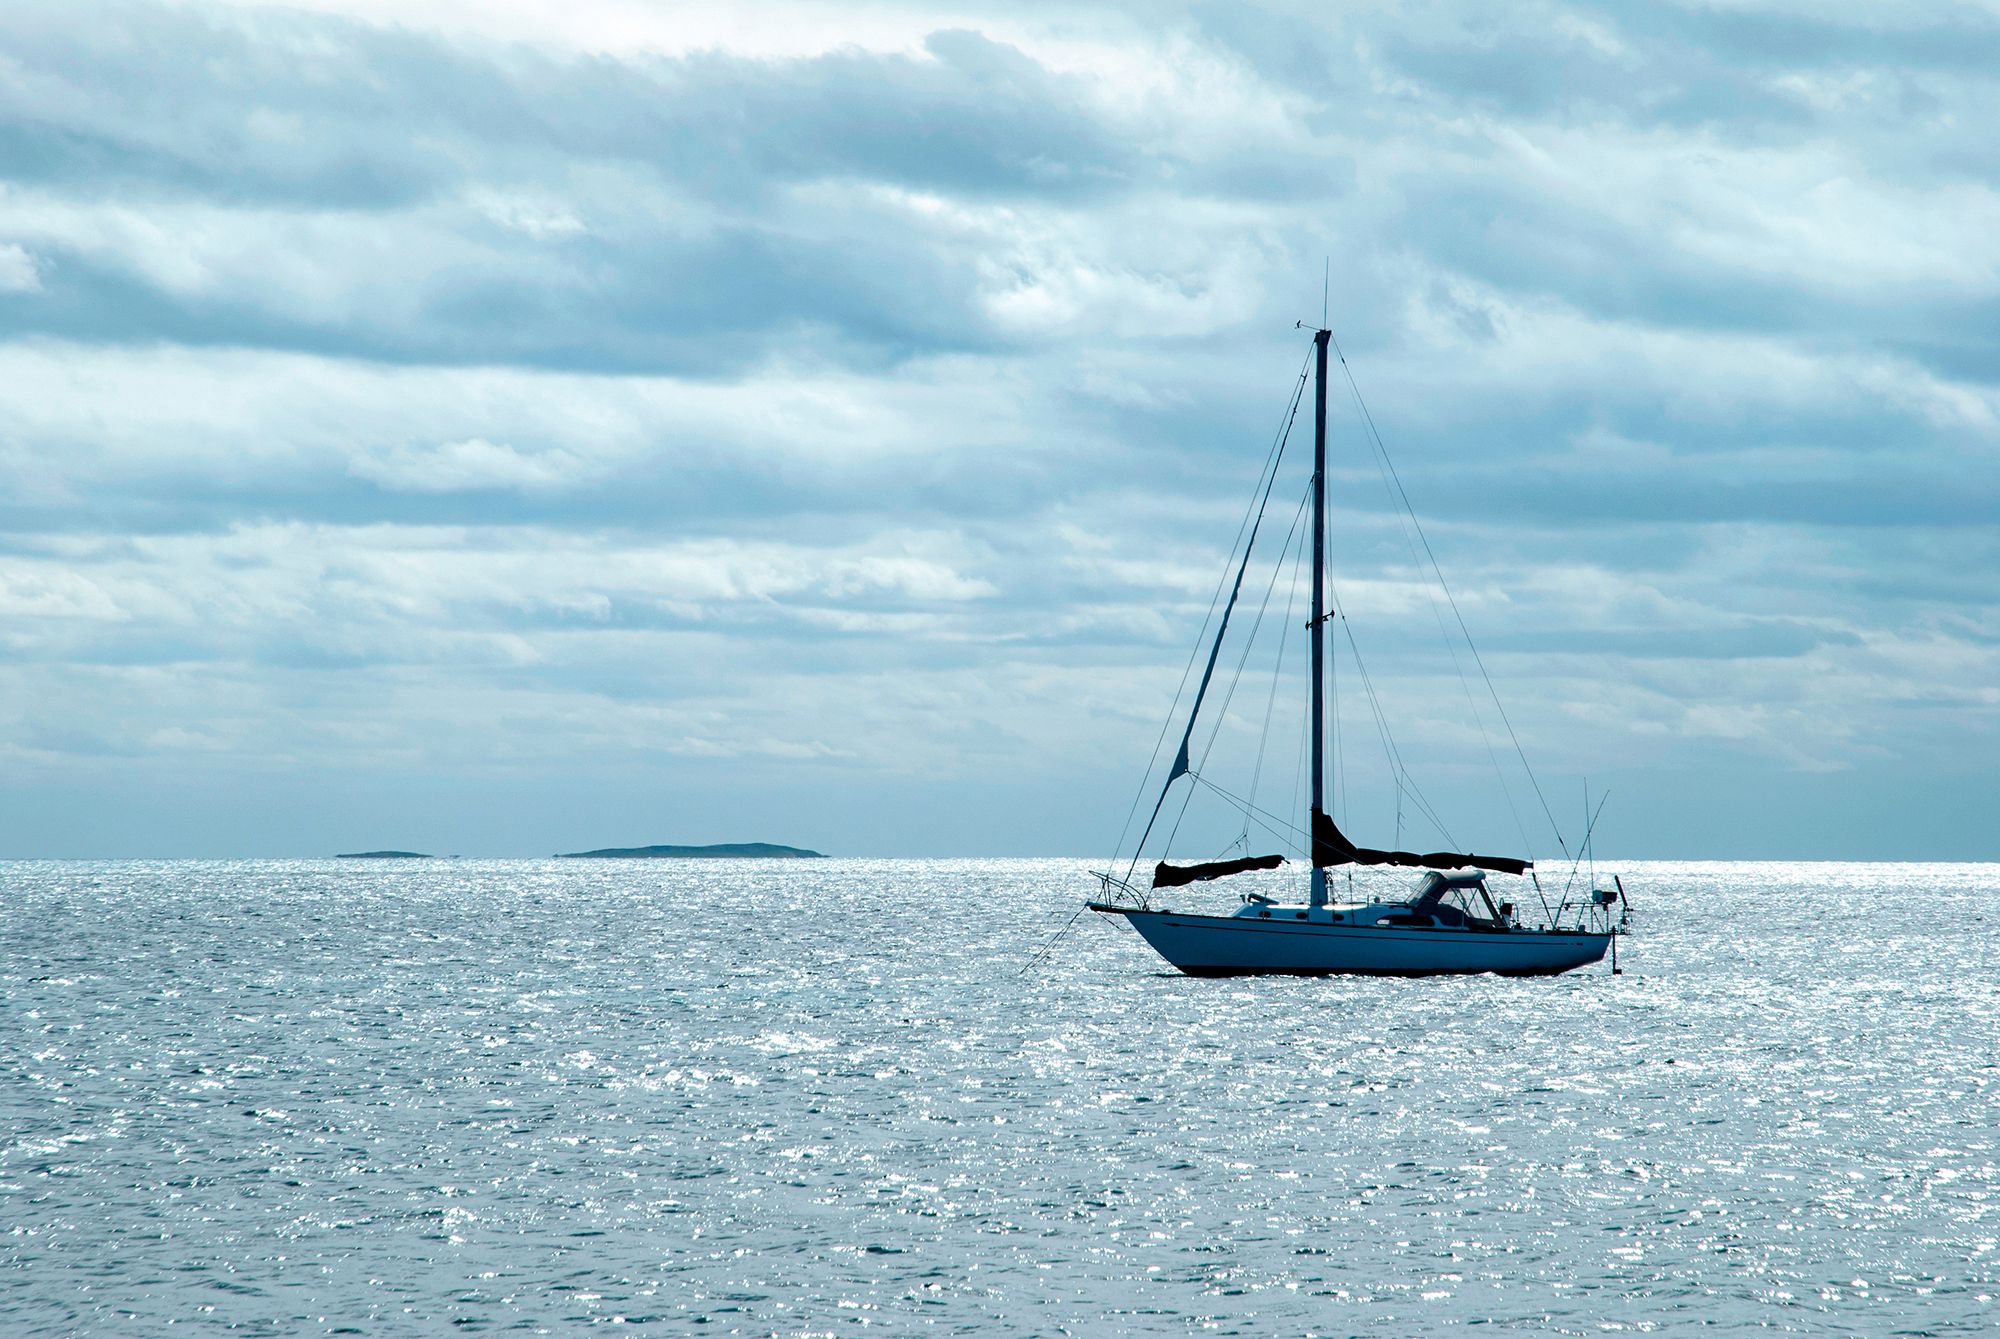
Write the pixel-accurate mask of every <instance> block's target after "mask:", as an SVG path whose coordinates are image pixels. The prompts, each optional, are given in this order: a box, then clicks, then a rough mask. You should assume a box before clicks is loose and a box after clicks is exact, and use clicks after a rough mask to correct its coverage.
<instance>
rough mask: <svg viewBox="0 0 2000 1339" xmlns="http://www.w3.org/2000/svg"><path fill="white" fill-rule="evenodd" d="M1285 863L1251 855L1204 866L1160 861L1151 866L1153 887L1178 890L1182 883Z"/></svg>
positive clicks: (1271, 856)
mask: <svg viewBox="0 0 2000 1339" xmlns="http://www.w3.org/2000/svg"><path fill="white" fill-rule="evenodd" d="M1284 863H1285V858H1284V857H1283V856H1281V855H1252V856H1245V857H1243V858H1242V859H1241V860H1211V861H1209V862H1208V863H1207V864H1205V865H1169V864H1168V863H1167V862H1166V861H1164V860H1162V861H1161V862H1160V863H1159V864H1157V865H1155V866H1153V886H1154V887H1155V888H1178V887H1180V886H1181V885H1182V884H1184V883H1196V882H1199V881H1200V880H1202V879H1220V878H1223V877H1225V876H1227V875H1230V874H1242V873H1244V872H1245V871H1247V870H1253V869H1276V868H1277V867H1278V866H1280V865H1282V864H1284Z"/></svg>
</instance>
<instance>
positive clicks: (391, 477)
mask: <svg viewBox="0 0 2000 1339" xmlns="http://www.w3.org/2000/svg"><path fill="white" fill-rule="evenodd" d="M348 468H349V469H350V470H352V471H353V472H354V473H355V474H357V475H359V476H361V477H362V478H364V479H373V480H374V481H375V482H377V483H379V484H381V485H383V486H384V487H385V488H394V489H402V490H405V491H408V492H413V493H453V492H460V491H467V490H472V489H482V488H502V489H518V490H520V491H523V492H536V491H542V490H548V489H561V488H567V487H572V486H574V485H575V484H576V483H578V482H580V481H581V475H582V473H583V470H584V468H585V466H584V462H583V461H582V460H580V459H578V458H577V457H576V456H573V455H571V454H570V453H569V452H567V451H563V450H560V449H556V450H551V451H543V452H538V453H535V454H524V453H522V452H520V451H517V450H515V449H514V448H513V447H511V446H496V445H494V444H493V443H492V442H489V441H487V440H486V439H484V438H482V437H472V438H468V439H466V440H465V441H462V442H446V443H444V444H443V445H441V446H436V447H430V448H427V449H415V448H410V447H396V448H392V449H390V450H388V451H386V452H383V453H381V454H379V455H372V456H360V457H357V458H355V459H354V460H353V461H352V462H350V463H349V465H348Z"/></svg>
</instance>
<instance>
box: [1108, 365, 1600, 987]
mask: <svg viewBox="0 0 2000 1339" xmlns="http://www.w3.org/2000/svg"><path fill="white" fill-rule="evenodd" d="M1302 328H1303V326H1302ZM1331 339H1332V332H1331V331H1329V330H1325V329H1318V330H1315V331H1314V332H1313V353H1312V360H1313V363H1314V367H1315V373H1314V381H1313V386H1314V392H1315V394H1314V411H1313V473H1312V480H1311V485H1310V488H1309V496H1310V503H1311V512H1312V523H1311V545H1312V577H1311V593H1310V603H1311V612H1310V618H1309V620H1308V622H1307V624H1306V627H1307V630H1308V635H1309V638H1310V653H1311V666H1310V672H1311V692H1310V709H1309V711H1308V713H1307V731H1308V734H1307V739H1308V745H1309V751H1310V755H1311V762H1310V772H1311V787H1310V790H1311V795H1310V800H1309V805H1308V810H1307V813H1306V815H1305V823H1304V825H1303V827H1299V826H1296V825H1291V824H1290V823H1289V820H1285V826H1286V827H1287V828H1288V830H1289V831H1290V833H1291V834H1292V837H1293V838H1294V839H1296V838H1303V842H1302V844H1303V845H1304V846H1306V847H1307V849H1308V850H1309V857H1310V870H1311V872H1310V876H1309V881H1308V884H1307V895H1306V901H1305V903H1304V905H1297V904H1288V903H1285V902H1281V901H1279V900H1278V899H1276V898H1274V897H1272V896H1269V895H1268V894H1267V893H1265V892H1263V891H1251V892H1247V893H1245V894H1243V896H1242V898H1241V904H1240V905H1239V906H1238V907H1237V908H1236V909H1235V910H1234V911H1232V912H1229V913H1227V914H1215V913H1209V912H1200V911H1175V910H1172V909H1170V908H1168V907H1166V906H1163V905H1157V904H1156V903H1155V900H1154V899H1155V897H1156V896H1159V895H1160V894H1162V893H1163V892H1164V891H1165V890H1167V889H1174V888H1185V887H1189V886H1192V885H1196V884H1206V883H1208V882H1210V881H1213V880H1219V879H1230V878H1240V877H1243V876H1252V875H1255V874H1257V873H1258V872H1259V871H1267V870H1274V869H1276V868H1278V867H1279V866H1280V865H1282V864H1284V863H1286V861H1285V857H1284V856H1281V855H1251V854H1249V853H1248V849H1247V844H1246V851H1245V854H1243V855H1241V856H1238V857H1233V858H1225V859H1216V860H1209V861H1203V862H1198V863H1192V864H1174V863H1171V862H1169V861H1167V860H1164V859H1162V860H1161V861H1159V862H1158V863H1157V864H1156V865H1155V866H1154V868H1153V872H1152V878H1151V880H1150V886H1146V887H1142V886H1141V885H1140V884H1139V883H1137V882H1135V881H1134V877H1133V876H1134V875H1135V874H1136V873H1137V871H1138V862H1139V859H1140V852H1141V851H1143V850H1145V849H1146V843H1147V840H1148V837H1149V836H1150V834H1151V833H1152V832H1153V830H1154V826H1155V824H1156V823H1157V822H1158V820H1159V817H1160V814H1161V811H1162V809H1163V808H1164V806H1165V804H1166V801H1167V797H1168V795H1169V794H1171V793H1172V792H1173V790H1174V788H1175V786H1176V785H1177V784H1178V783H1181V782H1182V781H1183V780H1184V779H1186V780H1187V782H1188V784H1190V785H1192V784H1193V782H1194V781H1195V780H1199V779H1200V778H1199V777H1198V775H1197V774H1196V773H1195V769H1194V768H1193V766H1192V764H1191V762H1190V745H1191V743H1192V741H1193V739H1194V734H1195V725H1196V721H1197V719H1198V718H1200V716H1201V710H1202V705H1203V701H1204V699H1205V698H1206V696H1207V694H1208V690H1209V686H1210V684H1211V682H1212V681H1213V679H1214V676H1215V670H1216V664H1217V660H1218V658H1219V656H1220V654H1221V650H1222V644H1223V637H1224V636H1225V635H1226V633H1227V632H1228V628H1229V616H1230V613H1231V611H1232V610H1233V609H1234V607H1235V605H1236V602H1237V599H1238V596H1239V595H1240V594H1241V591H1242V588H1243V579H1244V572H1245V570H1246V569H1247V567H1248V565H1249V561H1250V554H1251V550H1252V549H1253V548H1254V547H1255V545H1256V538H1257V532H1256V525H1255V523H1254V521H1249V520H1246V524H1248V527H1249V535H1250V539H1249V541H1248V543H1246V544H1245V545H1244V548H1243V558H1242V563H1241V564H1240V565H1238V566H1237V571H1236V579H1235V584H1234V586H1233V588H1231V589H1230V594H1229V598H1228V601H1227V602H1226V603H1224V604H1222V605H1221V619H1220V623H1219V626H1218V628H1217V631H1216V635H1215V640H1214V644H1213V646H1212V648H1211V649H1210V651H1209V655H1208V658H1207V662H1206V667H1205V669H1204V672H1203V674H1202V676H1201V679H1200V683H1199V686H1198V688H1197V689H1196V692H1195V694H1194V698H1193V705H1192V707H1191V708H1190V710H1189V712H1188V718H1187V725H1186V729H1185V730H1184V731H1183V733H1182V735H1181V742H1180V748H1179V750H1178V751H1177V753H1176V754H1175V755H1174V757H1173V762H1172V764H1171V766H1170V767H1169V769H1168V775H1167V778H1166V783H1165V786H1164V787H1163V788H1162V790H1161V792H1160V797H1159V801H1158V803H1156V804H1155V805H1154V807H1153V811H1152V814H1153V817H1152V820H1151V821H1149V822H1148V823H1147V825H1146V828H1145V832H1144V833H1142V835H1141V836H1140V838H1139V843H1138V845H1137V846H1136V847H1135V848H1134V850H1133V854H1132V860H1131V863H1130V864H1128V865H1127V867H1126V872H1125V874H1124V875H1122V876H1120V875H1117V874H1115V873H1112V872H1104V873H1100V874H1099V875H1098V879H1099V881H1100V885H1101V890H1102V891H1101V894H1100V897H1099V898H1098V899H1097V900H1093V901H1090V902H1088V903H1086V906H1087V907H1088V909H1089V910H1091V911H1096V912H1101V913H1103V914H1104V915H1105V916H1107V917H1117V918H1122V919H1123V920H1124V921H1125V922H1126V923H1127V924H1129V925H1130V926H1131V928H1132V929H1133V930H1135V931H1137V932H1138V934H1139V935H1140V937H1141V938H1143V939H1144V940H1145V941H1146V943H1147V944H1149V945H1150V946H1151V947H1152V948H1153V949H1154V950H1155V951H1156V952H1158V953H1159V955H1160V956H1161V957H1162V958H1165V959H1166V960H1167V961H1168V962H1169V963H1171V964H1172V965H1173V966H1174V967H1176V968H1178V969H1179V970H1181V971H1182V972H1186V973H1188V974H1190V975H1194V976H1247V975H1264V974H1288V975H1303V976H1323V975H1333V974H1359V975H1375V976H1431V975H1440V974H1459V973H1481V972H1492V973H1497V974H1500V975H1506V976H1541V975H1553V974H1555V973H1559V972H1566V971H1570V970H1572V969H1574V968H1577V967H1582V966H1586V965H1588V964H1590V963H1594V962H1598V961H1600V960H1602V958H1603V957H1604V955H1605V951H1606V949H1607V948H1612V947H1613V946H1614V943H1615V936H1616V935H1618V934H1620V933H1622V930H1623V926H1622V925H1621V924H1618V923H1614V921H1613V915H1614V908H1615V907H1616V904H1617V903H1618V902H1619V901H1620V900H1621V899H1622V895H1623V890H1622V887H1620V888H1617V889H1606V890H1590V891H1589V893H1588V895H1587V896H1579V897H1577V898H1576V899H1575V900H1574V901H1572V899H1571V898H1570V897H1568V896H1564V897H1563V898H1562V899H1561V902H1560V904H1559V905H1558V906H1556V907H1553V908H1551V907H1549V906H1548V904H1547V900H1546V898H1545V897H1543V898H1541V899H1540V900H1541V902H1542V906H1543V915H1542V918H1541V921H1540V922H1539V923H1536V924H1530V923H1527V922H1525V921H1524V920H1523V919H1522V918H1521V917H1520V916H1519V915H1517V914H1516V905H1515V901H1514V899H1513V898H1511V897H1508V896H1507V895H1506V894H1504V893H1503V894H1501V895H1500V896H1498V897H1496V896H1495V893H1494V890H1493V889H1492V888H1490V887H1489V886H1488V876H1489V875H1500V876H1506V877H1509V878H1517V879H1518V878H1522V877H1526V878H1529V879H1530V880H1532V881H1533V887H1534V889H1535V890H1536V892H1537V895H1538V897H1539V896H1540V889H1541V885H1540V882H1539V879H1538V878H1536V876H1535V875H1534V874H1533V862H1532V861H1530V860H1527V859H1524V858H1515V857H1509V856H1490V855H1479V854H1473V853H1468V852H1456V851H1433V852H1415V851H1402V850H1389V849H1377V848H1374V847H1367V846H1361V845H1358V844H1357V843H1355V842H1353V841H1351V840H1349V838H1348V836H1347V834H1346V833H1345V832H1343V831H1342V830H1341V829H1340V827H1339V826H1338V825H1337V824H1336V823H1335V822H1334V819H1333V818H1332V817H1331V816H1330V815H1329V813H1328V812H1327V802H1326V799H1327V797H1326V760H1325V742H1326V735H1327V715H1326V702H1325V696H1326V694H1325V687H1326V683H1327V672H1326V670H1327V647H1326V642H1327V624H1328V622H1329V621H1330V619H1331V618H1333V617H1335V615H1333V614H1332V613H1331V611H1329V609H1328V607H1327V595H1328V581H1327V571H1326V553H1327V544H1326V522H1327V514H1326V503H1327V468H1326V406H1327V349H1328V345H1329V343H1330V341H1331ZM1344 365H1345V360H1344V359H1343V367H1344ZM1300 383H1301V384H1300V385H1299V387H1298V391H1303V389H1304V387H1303V369H1301V377H1300ZM1297 407H1298V401H1297V392H1296V391H1295V393H1294V398H1293V401H1292V415H1293V416H1294V418H1295V417H1296V414H1297ZM1371 426H1372V425H1371ZM1288 436H1289V423H1288V424H1287V427H1286V433H1285V436H1284V437H1281V438H1280V439H1279V442H1278V444H1277V447H1276V449H1275V453H1274V455H1273V458H1272V461H1271V463H1270V464H1268V465H1267V473H1268V474H1269V476H1270V478H1271V479H1273V480H1274V479H1275V477H1276V472H1277V469H1276V462H1277V459H1278V458H1279V456H1281V455H1282V450H1283V443H1284V440H1285V437H1288ZM1259 486H1260V488H1261V489H1262V490H1263V495H1264V500H1265V502H1266V503H1268V501H1269V497H1270V483H1269V481H1267V480H1266V479H1264V478H1260V479H1259ZM1253 517H1254V518H1255V520H1261V517H1262V511H1261V508H1257V509H1254V510H1253ZM1231 556H1232V559H1233V558H1234V553H1233V552H1232V555H1231ZM1225 575H1226V573H1225ZM1440 579H1441V578H1440ZM1218 594H1219V592H1218ZM1260 621H1261V618H1260ZM1357 653H1358V651H1357ZM1246 654H1247V653H1246ZM1193 663H1194V662H1193V661H1192V660H1191V661H1190V662H1189V665H1190V670H1191V669H1192V666H1193ZM1371 692H1372V689H1371ZM1275 693H1276V680H1275V679H1274V684H1273V694H1274V698H1275ZM1495 700H1496V705H1497V698H1496V699H1495ZM1267 728H1268V726H1267ZM1164 738H1165V735H1164V734H1163V736H1162V740H1163V742H1164ZM1212 742H1213V741H1212V738H1211V743H1212ZM1523 761H1524V763H1525V758H1524V759H1523ZM1260 766H1261V756H1260ZM1149 770H1150V769H1149ZM1537 793H1538V794H1539V787H1538V789H1537ZM1142 795H1143V792H1142ZM1544 807H1545V808H1546V806H1544ZM1244 812H1245V815H1246V820H1247V819H1248V818H1249V817H1251V816H1253V815H1254V814H1264V813H1265V811H1262V810H1258V809H1256V808H1255V806H1254V805H1250V806H1249V807H1247V808H1245V810H1244ZM1135 814H1136V805H1135ZM1266 816H1267V817H1269V816H1268V815H1266ZM1350 817H1351V816H1350ZM1551 822H1553V818H1551ZM1267 826H1269V825H1268V824H1267ZM1440 826H1441V825H1440ZM1244 832H1245V837H1246V838H1247V836H1248V832H1249V826H1248V822H1247V821H1246V825H1245V828H1244ZM1558 840H1559V841H1560V840H1561V839H1560V834H1558ZM1585 840H1586V841H1587V840H1588V837H1587V836H1586V838H1585ZM1565 849H1566V848H1565ZM1354 866H1388V867H1397V868H1407V869H1415V870H1421V871H1423V872H1422V874H1421V875H1420V876H1419V877H1418V879H1417V881H1416V884H1415V886H1414V887H1413V888H1411V889H1409V890H1408V891H1407V893H1406V894H1404V895H1402V896H1387V897H1384V896H1379V895H1377V896H1364V897H1361V898H1358V899H1355V900H1350V901H1345V902H1342V901H1336V900H1335V899H1334V898H1333V897H1332V896H1331V895H1330V890H1329V886H1328V884H1329V881H1328V877H1327V875H1328V871H1329V870H1331V869H1339V868H1341V867H1350V868H1351V867H1354ZM1573 877H1574V868H1572V878H1573ZM1252 881H1253V882H1255V883H1257V884H1258V886H1259V887H1260V888H1262V887H1269V886H1270V884H1269V881H1268V880H1252ZM1349 882H1350V885H1351V884H1352V882H1353V881H1352V879H1351V878H1350V880H1349ZM1613 961H1614V963H1615V961H1616V955H1615V952H1614V955H1613Z"/></svg>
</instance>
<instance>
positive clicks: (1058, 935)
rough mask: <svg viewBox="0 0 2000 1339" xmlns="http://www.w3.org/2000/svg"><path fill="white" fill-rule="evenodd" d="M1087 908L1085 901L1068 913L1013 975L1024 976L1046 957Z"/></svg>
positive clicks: (1088, 907)
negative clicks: (1040, 949) (1040, 948)
mask: <svg viewBox="0 0 2000 1339" xmlns="http://www.w3.org/2000/svg"><path fill="white" fill-rule="evenodd" d="M1088 910H1090V904H1089V903H1088V902H1086V903H1084V905H1082V906H1080V907H1078V908H1077V909H1076V910H1075V911H1074V912H1072V913H1071V914H1070V918H1069V919H1068V920H1066V921H1064V922H1063V927H1062V929H1060V930H1058V931H1056V932H1055V934H1054V936H1053V937H1051V938H1050V940H1049V942H1048V943H1046V944H1044V945H1042V951H1041V952H1039V953H1037V954H1036V955H1035V956H1034V957H1032V958H1030V959H1028V961H1027V962H1026V963H1024V964H1023V965H1022V967H1021V970H1020V971H1018V972H1016V973H1015V974H1014V975H1015V977H1016V978H1017V979H1018V978H1020V977H1023V976H1026V975H1027V974H1028V973H1029V972H1030V971H1032V970H1033V969H1034V966H1035V964H1036V963H1038V962H1040V961H1041V960H1042V959H1043V958H1046V957H1048V956H1049V950H1050V949H1053V948H1054V947H1055V946H1056V944H1057V943H1058V942H1060V941H1061V939H1062V937H1063V936H1064V935H1066V934H1068V933H1069V931H1070V927H1071V926H1073V925H1075V924H1076V921H1077V917H1079V916H1081V915H1083V913H1084V912H1086V911H1088Z"/></svg>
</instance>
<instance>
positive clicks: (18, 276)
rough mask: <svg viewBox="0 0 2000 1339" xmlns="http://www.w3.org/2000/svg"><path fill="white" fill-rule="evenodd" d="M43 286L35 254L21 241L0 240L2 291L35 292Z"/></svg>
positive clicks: (0, 288)
mask: <svg viewBox="0 0 2000 1339" xmlns="http://www.w3.org/2000/svg"><path fill="white" fill-rule="evenodd" d="M41 286H42V273H41V269H40V267H39V266H37V265H36V264H35V258H34V256H32V255H30V254H29V252H28V249H27V248H26V247H24V246H22V245H21V244H20V243H19V242H0V293H33V292H36V291H38V290H39V289H40V288H41Z"/></svg>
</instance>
